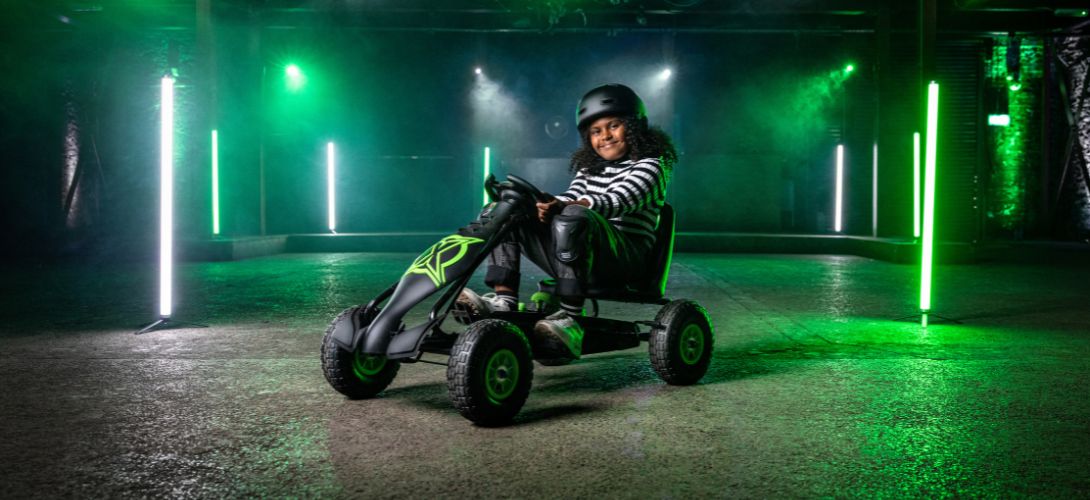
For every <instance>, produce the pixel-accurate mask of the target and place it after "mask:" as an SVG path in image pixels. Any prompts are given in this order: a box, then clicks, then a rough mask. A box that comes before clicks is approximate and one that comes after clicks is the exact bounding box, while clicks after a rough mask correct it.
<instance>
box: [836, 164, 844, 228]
mask: <svg viewBox="0 0 1090 500" xmlns="http://www.w3.org/2000/svg"><path fill="white" fill-rule="evenodd" d="M843 213H844V145H843V144H838V145H837V146H836V218H835V224H834V225H833V228H834V229H835V230H836V232H838V233H839V232H840V230H841V229H842V227H843V224H842V221H843Z"/></svg>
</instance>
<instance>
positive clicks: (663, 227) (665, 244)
mask: <svg viewBox="0 0 1090 500" xmlns="http://www.w3.org/2000/svg"><path fill="white" fill-rule="evenodd" d="M673 255H674V207H672V206H670V204H669V203H663V204H662V210H661V211H660V212H659V225H658V227H657V228H655V244H654V246H652V247H651V252H650V253H648V254H647V265H648V267H649V268H650V270H651V271H653V272H652V273H651V275H650V282H648V283H646V284H645V285H644V286H643V287H641V288H642V289H643V290H646V291H648V292H652V291H654V292H658V294H659V296H660V297H661V296H663V295H665V294H666V280H667V279H668V278H669V277H670V261H671V260H672V259H673Z"/></svg>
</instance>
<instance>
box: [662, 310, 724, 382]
mask: <svg viewBox="0 0 1090 500" xmlns="http://www.w3.org/2000/svg"><path fill="white" fill-rule="evenodd" d="M655 323H656V326H655V328H654V329H652V330H651V336H650V338H649V339H648V347H649V350H650V351H651V366H652V367H654V368H655V371H656V372H658V374H659V376H660V377H662V380H664V381H666V383H667V384H670V385H692V384H695V383H697V382H698V381H699V380H700V379H701V378H703V377H704V374H705V373H707V372H708V365H710V364H711V360H712V340H713V337H714V336H713V332H714V329H713V327H712V322H711V319H710V318H709V317H708V311H707V310H705V309H704V308H703V307H701V306H700V304H697V303H696V302H694V301H691V300H675V301H673V302H670V303H669V304H666V306H664V307H663V308H662V309H661V310H660V311H659V313H658V315H657V316H656V317H655Z"/></svg>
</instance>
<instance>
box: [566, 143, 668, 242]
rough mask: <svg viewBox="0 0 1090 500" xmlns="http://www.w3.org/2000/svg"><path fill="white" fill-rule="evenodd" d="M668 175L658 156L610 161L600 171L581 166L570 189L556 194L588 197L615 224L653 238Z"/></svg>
mask: <svg viewBox="0 0 1090 500" xmlns="http://www.w3.org/2000/svg"><path fill="white" fill-rule="evenodd" d="M668 176H669V175H668V173H667V172H665V171H664V170H663V168H662V163H661V161H660V160H659V159H658V158H644V159H642V160H639V161H633V160H627V161H623V162H619V163H610V164H608V165H607V166H606V167H605V168H603V169H602V171H601V172H600V173H598V174H587V173H586V172H585V171H583V170H580V171H579V172H577V173H576V174H575V179H573V180H572V182H571V185H570V186H568V190H567V191H564V192H563V193H561V194H558V195H556V197H557V198H559V199H561V200H564V201H575V200H588V201H590V208H591V210H594V211H595V212H598V213H599V214H601V215H602V216H603V217H605V218H606V219H609V222H610V223H611V224H613V227H616V228H617V229H618V230H620V231H623V232H625V233H627V234H629V235H631V236H637V237H644V238H647V239H648V241H654V238H655V226H656V224H657V223H658V220H659V212H660V211H661V210H662V204H663V203H665V202H666V183H667V181H668V180H669V179H668Z"/></svg>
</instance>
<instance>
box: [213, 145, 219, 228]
mask: <svg viewBox="0 0 1090 500" xmlns="http://www.w3.org/2000/svg"><path fill="white" fill-rule="evenodd" d="M212 234H213V235H215V236H219V234H220V139H219V133H218V132H217V131H215V130H213V131H212Z"/></svg>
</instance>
